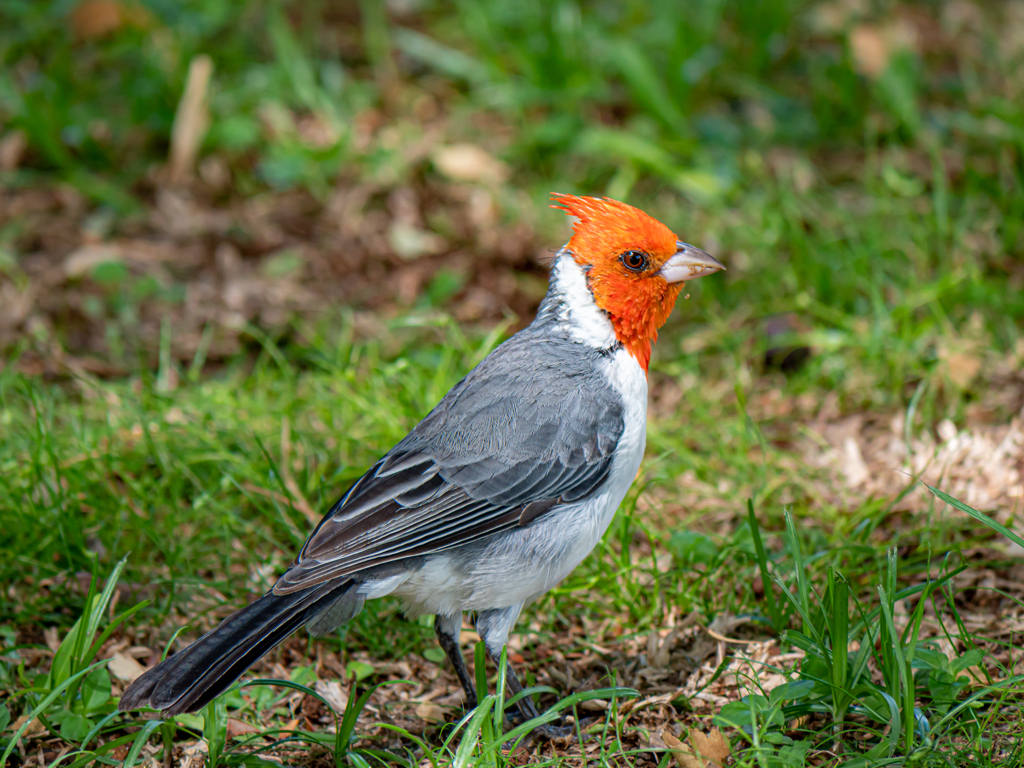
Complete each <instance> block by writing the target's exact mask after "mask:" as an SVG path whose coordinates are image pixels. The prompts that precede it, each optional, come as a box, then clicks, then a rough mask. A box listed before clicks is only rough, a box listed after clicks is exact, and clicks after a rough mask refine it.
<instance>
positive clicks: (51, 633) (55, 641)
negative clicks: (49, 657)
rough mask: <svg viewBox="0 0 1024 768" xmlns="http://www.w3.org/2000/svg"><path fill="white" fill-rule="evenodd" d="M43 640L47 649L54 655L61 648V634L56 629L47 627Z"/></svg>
mask: <svg viewBox="0 0 1024 768" xmlns="http://www.w3.org/2000/svg"><path fill="white" fill-rule="evenodd" d="M43 639H44V640H45V641H46V647H47V648H49V649H50V650H51V651H53V652H54V653H56V652H57V649H58V648H60V634H59V633H58V631H57V628H56V627H47V628H46V629H44V630H43Z"/></svg>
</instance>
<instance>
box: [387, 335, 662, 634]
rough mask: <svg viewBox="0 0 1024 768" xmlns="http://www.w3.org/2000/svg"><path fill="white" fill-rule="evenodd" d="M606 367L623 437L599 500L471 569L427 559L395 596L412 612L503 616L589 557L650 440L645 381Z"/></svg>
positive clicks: (519, 534) (625, 369) (502, 545)
mask: <svg viewBox="0 0 1024 768" xmlns="http://www.w3.org/2000/svg"><path fill="white" fill-rule="evenodd" d="M602 365H603V366H604V367H605V375H606V376H607V377H608V381H609V383H610V384H612V386H614V387H615V389H616V390H617V391H618V392H619V394H620V395H622V398H623V405H624V412H623V422H624V424H623V432H622V437H621V438H620V439H619V443H618V445H617V446H616V449H615V453H614V455H613V458H612V466H611V470H610V472H609V475H608V480H607V481H606V482H605V484H604V485H603V486H601V489H600V491H599V492H598V493H597V494H595V495H594V496H592V497H590V498H587V499H584V500H581V501H580V502H578V503H575V504H567V505H565V506H562V507H559V508H558V509H557V510H556V511H554V512H552V513H551V514H549V515H545V516H543V517H541V518H540V519H538V520H537V521H536V522H535V523H533V524H532V525H530V526H528V527H526V528H518V529H513V530H511V531H507V532H505V533H502V534H500V535H498V536H495V537H494V538H493V539H491V540H490V541H489V542H487V544H486V546H485V547H484V548H483V549H482V550H477V551H475V552H474V553H473V557H472V559H471V560H470V561H467V560H466V558H465V555H466V553H465V552H460V551H458V550H456V551H452V552H449V553H441V554H438V555H434V556H432V557H430V558H429V559H428V560H427V562H426V563H425V564H424V566H423V567H422V568H421V569H419V570H418V571H416V572H414V573H412V574H410V575H409V576H408V578H407V579H404V580H403V583H401V585H399V586H398V588H397V589H395V590H394V593H395V594H396V595H398V596H400V597H402V598H404V599H405V601H406V602H407V604H408V605H409V608H410V612H411V613H413V614H416V613H444V614H447V615H453V614H454V613H455V612H457V611H479V610H487V609H492V608H504V607H507V606H511V605H517V604H519V603H525V602H529V601H530V600H532V599H534V598H536V597H538V596H539V595H542V594H544V593H545V592H547V591H548V590H550V589H551V588H552V587H554V586H555V585H556V584H558V582H560V581H561V580H562V579H564V578H565V577H566V576H568V575H569V573H571V572H572V570H573V569H574V568H575V567H576V566H577V565H579V564H580V563H581V562H582V561H583V559H584V558H585V557H586V556H587V555H589V554H590V552H591V551H592V550H593V549H594V547H595V546H596V545H597V543H598V542H599V541H600V540H601V537H602V536H603V535H604V533H605V531H606V530H608V526H609V525H610V524H611V521H612V518H613V517H614V516H615V511H616V510H617V509H618V508H619V505H620V504H621V503H622V500H623V499H624V498H625V496H626V493H627V492H628V491H629V488H630V486H631V485H632V484H633V480H634V479H635V478H636V473H637V471H638V470H639V468H640V462H641V460H642V459H643V455H644V446H645V443H646V439H647V376H646V374H645V372H644V370H643V369H642V368H641V367H640V364H639V363H638V362H637V361H636V359H635V358H634V357H633V356H632V355H630V354H629V353H628V352H626V351H625V350H618V351H617V352H615V353H614V354H612V355H611V356H610V357H609V358H607V359H606V360H605V361H604V362H603V363H602Z"/></svg>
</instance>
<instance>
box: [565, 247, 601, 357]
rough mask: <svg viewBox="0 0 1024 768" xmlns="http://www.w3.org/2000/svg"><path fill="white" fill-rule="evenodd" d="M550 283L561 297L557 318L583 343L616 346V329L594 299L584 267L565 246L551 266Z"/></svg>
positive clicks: (591, 345) (594, 345)
mask: <svg viewBox="0 0 1024 768" xmlns="http://www.w3.org/2000/svg"><path fill="white" fill-rule="evenodd" d="M551 285H552V287H553V288H554V289H555V292H556V293H557V294H558V296H559V297H560V298H561V299H562V303H561V304H560V305H559V309H558V319H559V320H560V321H561V322H562V323H564V325H565V327H566V328H567V329H568V331H569V332H570V333H571V334H572V337H573V338H574V339H576V341H579V342H581V343H583V344H586V345H587V346H590V347H595V348H597V349H608V348H610V347H613V346H615V344H616V343H617V339H616V338H615V328H614V327H612V322H611V320H609V319H608V315H607V313H605V311H604V310H603V309H601V308H600V307H599V306H597V303H596V302H595V301H594V294H592V293H591V292H590V288H589V287H588V286H587V275H586V272H584V270H583V267H581V266H580V265H579V264H577V263H576V260H575V259H574V258H573V257H572V256H571V255H570V254H569V253H567V252H566V251H565V250H564V249H563V250H562V251H561V252H560V253H559V254H558V258H557V259H555V263H554V265H553V266H552V268H551Z"/></svg>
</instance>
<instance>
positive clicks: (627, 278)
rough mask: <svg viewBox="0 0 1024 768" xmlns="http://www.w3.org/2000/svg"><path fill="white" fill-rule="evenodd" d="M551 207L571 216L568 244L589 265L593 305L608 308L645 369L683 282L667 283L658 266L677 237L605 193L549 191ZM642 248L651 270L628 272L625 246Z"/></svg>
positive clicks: (673, 247) (668, 255)
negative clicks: (622, 258) (623, 257)
mask: <svg viewBox="0 0 1024 768" xmlns="http://www.w3.org/2000/svg"><path fill="white" fill-rule="evenodd" d="M551 198H552V200H554V201H555V204H554V205H552V206H551V207H552V208H557V209H559V210H562V211H564V212H565V213H566V214H568V215H570V216H575V217H576V219H577V221H576V222H575V223H574V224H573V235H572V237H571V238H570V239H569V243H568V246H567V247H568V249H569V251H570V252H571V253H572V256H573V258H574V259H575V260H576V262H577V263H578V264H580V265H581V266H583V267H585V268H586V270H587V283H588V285H589V286H590V290H591V292H592V293H593V294H594V300H595V302H597V305H598V306H599V307H601V309H603V310H604V311H605V312H607V313H608V316H609V318H610V319H611V322H612V326H613V327H614V328H615V335H616V337H617V338H618V340H619V341H620V342H621V343H622V345H623V346H624V347H625V348H626V349H627V350H628V351H629V352H630V354H632V355H633V356H634V357H635V358H636V359H637V361H638V362H639V363H640V365H641V366H643V368H644V370H645V371H646V370H647V366H648V363H649V362H650V358H651V344H652V343H653V342H654V341H656V340H657V338H658V328H660V327H661V326H662V325H664V323H665V321H666V320H667V319H668V316H669V314H671V312H672V307H673V306H674V305H675V302H676V298H677V297H678V296H679V292H680V291H681V290H682V288H683V284H682V283H668V282H667V281H666V280H665V279H664V278H663V277H661V276H660V275H659V274H658V270H659V269H660V268H661V267H662V266H663V265H664V263H665V262H666V261H668V260H669V259H670V258H671V257H672V255H673V254H674V253H675V252H676V248H677V242H678V240H679V238H677V237H676V235H675V233H673V232H672V230H670V229H669V228H668V227H666V226H665V225H664V224H662V223H661V222H660V221H658V220H657V219H655V218H653V217H652V216H648V215H647V214H646V213H644V212H643V211H641V210H639V209H638V208H634V207H633V206H631V205H626V204H625V203H620V202H619V201H618V200H611V199H609V198H607V197H603V198H598V197H577V196H576V195H563V194H557V193H556V194H553V195H552V196H551ZM630 250H639V251H643V252H644V253H645V254H647V255H648V256H649V257H650V260H651V269H649V270H647V271H646V272H645V273H644V274H630V273H629V272H628V271H627V270H625V269H624V268H623V267H622V265H621V263H620V260H619V258H620V256H621V255H622V254H623V253H625V252H626V251H630Z"/></svg>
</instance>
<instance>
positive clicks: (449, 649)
mask: <svg viewBox="0 0 1024 768" xmlns="http://www.w3.org/2000/svg"><path fill="white" fill-rule="evenodd" d="M434 632H435V633H436V634H437V644H438V645H440V646H441V649H442V650H443V651H444V652H445V655H446V656H447V657H448V661H450V662H451V663H452V666H453V667H455V674H456V675H458V677H459V682H460V683H462V688H463V689H464V690H465V691H466V709H473V708H474V707H475V706H476V704H477V700H476V686H475V685H474V683H473V678H472V677H470V675H469V670H468V669H466V662H465V661H464V660H463V658H462V652H461V651H460V650H459V635H460V634H461V633H462V611H459V612H458V613H457V614H455V615H454V616H443V615H442V614H440V613H439V614H437V616H435V617H434Z"/></svg>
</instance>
